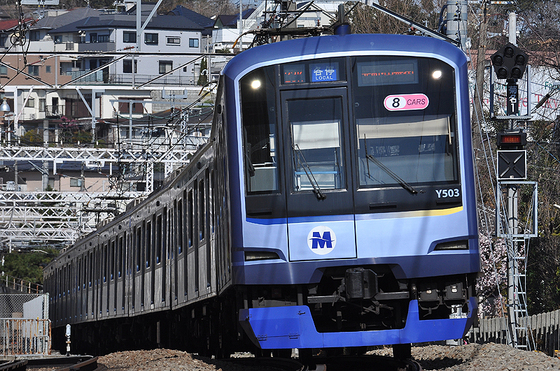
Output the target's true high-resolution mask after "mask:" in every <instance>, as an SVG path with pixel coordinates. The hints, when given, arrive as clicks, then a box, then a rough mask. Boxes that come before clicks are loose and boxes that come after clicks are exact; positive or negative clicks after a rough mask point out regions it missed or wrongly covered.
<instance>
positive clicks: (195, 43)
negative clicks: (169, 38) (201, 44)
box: [189, 39, 198, 48]
mask: <svg viewBox="0 0 560 371" xmlns="http://www.w3.org/2000/svg"><path fill="white" fill-rule="evenodd" d="M189 48H198V39H189Z"/></svg>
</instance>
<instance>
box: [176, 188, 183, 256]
mask: <svg viewBox="0 0 560 371" xmlns="http://www.w3.org/2000/svg"><path fill="white" fill-rule="evenodd" d="M177 243H178V244H179V245H178V246H177V249H178V253H179V254H181V253H183V200H181V199H180V200H179V201H178V202H177Z"/></svg>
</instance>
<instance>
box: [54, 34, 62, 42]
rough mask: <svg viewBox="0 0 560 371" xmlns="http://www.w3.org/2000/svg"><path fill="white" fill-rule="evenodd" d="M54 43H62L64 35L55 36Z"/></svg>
mask: <svg viewBox="0 0 560 371" xmlns="http://www.w3.org/2000/svg"><path fill="white" fill-rule="evenodd" d="M54 43H55V44H61V43H62V35H56V36H55V37H54Z"/></svg>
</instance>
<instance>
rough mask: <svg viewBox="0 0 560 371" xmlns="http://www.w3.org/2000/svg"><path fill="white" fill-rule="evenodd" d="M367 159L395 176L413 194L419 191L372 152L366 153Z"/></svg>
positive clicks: (392, 176) (391, 175)
mask: <svg viewBox="0 0 560 371" xmlns="http://www.w3.org/2000/svg"><path fill="white" fill-rule="evenodd" d="M366 159H368V160H369V161H371V162H373V163H374V164H376V165H377V166H378V167H379V168H380V169H381V170H383V171H384V172H385V173H387V175H389V176H390V177H391V178H393V179H394V180H395V181H396V182H397V183H399V185H400V186H401V187H403V188H404V189H406V190H407V191H409V192H410V193H412V194H413V195H415V194H417V193H418V191H417V190H416V189H414V187H412V186H411V185H410V184H408V183H407V182H406V180H404V179H403V178H401V177H400V176H398V175H397V174H395V172H393V170H391V169H389V168H388V167H387V166H385V164H384V163H383V162H381V161H379V160H378V159H376V158H375V157H373V156H372V155H370V154H366Z"/></svg>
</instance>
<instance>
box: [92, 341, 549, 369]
mask: <svg viewBox="0 0 560 371" xmlns="http://www.w3.org/2000/svg"><path fill="white" fill-rule="evenodd" d="M372 353H375V354H378V355H387V356H391V355H392V351H391V348H387V349H382V350H378V351H375V352H372ZM412 357H413V358H414V359H415V360H417V361H418V362H419V363H420V364H421V365H422V368H423V369H424V370H433V371H471V370H472V371H475V370H476V371H541V370H560V359H558V358H553V357H549V356H547V355H545V354H543V353H539V352H528V351H523V350H517V349H513V348H511V347H509V346H507V345H503V344H493V343H489V344H468V345H464V346H440V345H431V346H423V347H413V348H412ZM98 363H99V364H103V365H105V366H106V367H107V369H108V370H114V371H153V370H162V371H166V370H173V371H174V370H179V371H218V370H221V371H257V369H256V368H255V367H250V366H243V365H239V364H235V363H231V362H227V361H221V360H214V359H208V358H205V357H199V356H196V355H192V354H190V353H187V352H182V351H178V350H169V349H154V350H140V351H126V352H115V353H111V354H108V355H105V356H102V357H99V360H98ZM258 370H260V371H264V370H263V369H262V368H259V369H258Z"/></svg>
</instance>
